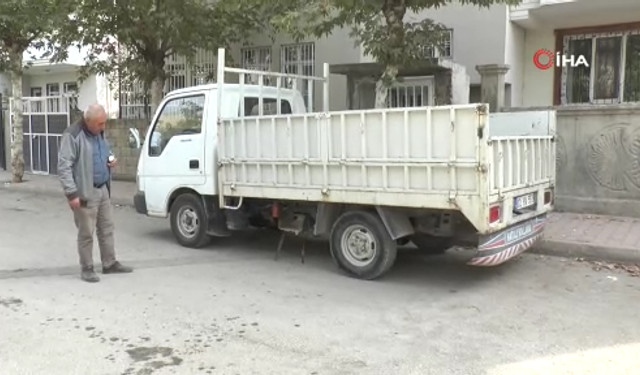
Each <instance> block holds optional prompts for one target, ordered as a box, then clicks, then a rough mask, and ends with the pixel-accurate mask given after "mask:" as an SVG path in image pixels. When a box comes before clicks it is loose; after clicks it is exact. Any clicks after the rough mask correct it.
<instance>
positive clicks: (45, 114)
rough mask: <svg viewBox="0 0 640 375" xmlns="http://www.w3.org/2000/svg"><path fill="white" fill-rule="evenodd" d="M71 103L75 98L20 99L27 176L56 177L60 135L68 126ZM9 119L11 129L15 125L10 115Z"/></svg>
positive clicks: (72, 108)
mask: <svg viewBox="0 0 640 375" xmlns="http://www.w3.org/2000/svg"><path fill="white" fill-rule="evenodd" d="M75 102H76V98H74V97H64V96H48V97H47V96H45V97H24V98H22V103H23V117H22V130H23V139H22V142H23V143H22V147H23V150H24V165H25V170H26V171H27V172H31V173H35V174H57V173H58V149H59V147H60V141H61V140H62V133H63V132H64V131H65V129H67V128H68V127H69V125H70V124H71V119H72V116H73V112H74V109H75ZM10 108H12V107H11V106H10ZM10 119H11V126H12V129H13V126H16V124H15V122H14V120H13V113H12V112H10ZM11 134H12V136H13V131H12V132H11ZM12 138H13V137H12ZM12 141H13V139H12Z"/></svg>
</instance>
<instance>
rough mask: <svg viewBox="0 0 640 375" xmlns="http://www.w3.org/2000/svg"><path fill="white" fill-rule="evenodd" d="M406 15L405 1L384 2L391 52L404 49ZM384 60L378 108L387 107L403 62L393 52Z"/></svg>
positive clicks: (377, 96)
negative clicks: (390, 91) (390, 92)
mask: <svg viewBox="0 0 640 375" xmlns="http://www.w3.org/2000/svg"><path fill="white" fill-rule="evenodd" d="M406 13H407V4H406V1H405V0H386V1H385V2H384V5H383V7H382V14H383V15H384V19H385V22H386V28H387V30H386V31H387V44H388V46H387V48H389V50H390V51H393V50H402V49H403V48H404V38H405V29H404V16H405V14H406ZM384 60H385V61H381V62H382V63H384V64H385V67H384V72H382V76H381V77H380V80H378V82H376V108H385V107H387V97H388V96H389V88H390V87H391V85H393V83H394V82H395V81H396V78H397V77H398V71H399V70H400V65H401V64H402V61H399V60H398V57H396V56H395V54H394V53H393V52H389V54H388V55H387V57H386V58H385V59H384Z"/></svg>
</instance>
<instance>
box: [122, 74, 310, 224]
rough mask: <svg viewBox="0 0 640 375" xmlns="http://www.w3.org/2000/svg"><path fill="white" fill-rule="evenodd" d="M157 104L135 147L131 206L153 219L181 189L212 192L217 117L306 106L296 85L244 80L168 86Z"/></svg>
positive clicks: (287, 111)
mask: <svg viewBox="0 0 640 375" xmlns="http://www.w3.org/2000/svg"><path fill="white" fill-rule="evenodd" d="M158 108H159V109H158V110H157V111H156V113H155V115H154V117H153V119H152V121H151V123H150V125H149V128H148V130H147V136H146V137H145V139H144V141H143V143H142V146H141V149H140V158H139V160H138V168H137V173H136V184H137V188H138V189H137V190H138V191H137V193H136V195H135V196H134V205H135V208H136V211H137V212H138V213H141V214H144V215H147V216H152V217H159V218H166V217H167V216H168V214H169V210H170V207H171V204H172V203H173V200H175V198H176V197H177V196H178V195H179V194H180V193H182V192H185V191H193V192H195V193H196V194H198V195H200V196H214V195H216V194H217V181H216V180H217V172H216V168H217V166H216V164H217V158H216V146H217V137H218V130H217V125H218V124H217V119H218V118H219V117H220V116H222V117H224V118H233V117H250V116H269V115H275V114H300V113H305V112H306V111H307V110H306V106H305V101H304V99H303V97H302V95H301V94H300V93H299V92H298V91H297V90H292V89H284V88H280V87H270V86H263V85H245V84H224V86H223V88H222V90H219V88H218V85H216V84H207V85H201V86H194V87H189V88H184V89H180V90H176V91H172V92H170V93H169V94H168V95H167V96H166V97H165V98H164V99H163V100H162V102H161V104H160V106H159V107H158ZM219 111H220V113H219ZM205 140H207V141H206V142H205ZM211 140H213V141H211ZM238 146H239V147H251V146H246V145H238ZM150 187H151V188H150Z"/></svg>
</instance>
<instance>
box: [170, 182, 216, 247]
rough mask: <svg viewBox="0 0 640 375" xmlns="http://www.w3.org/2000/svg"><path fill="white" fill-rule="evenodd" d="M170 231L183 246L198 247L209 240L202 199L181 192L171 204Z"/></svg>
mask: <svg viewBox="0 0 640 375" xmlns="http://www.w3.org/2000/svg"><path fill="white" fill-rule="evenodd" d="M169 221H170V222H171V231H172V232H173V235H174V236H175V238H176V240H177V241H178V243H179V244H180V245H182V246H184V247H190V248H200V247H203V246H206V245H208V244H209V242H210V241H211V238H210V237H209V236H208V235H207V225H206V223H207V215H206V213H205V210H204V206H203V204H202V199H200V198H199V197H198V196H196V195H194V194H182V195H180V196H178V198H176V200H175V201H174V202H173V204H172V205H171V212H170V218H169Z"/></svg>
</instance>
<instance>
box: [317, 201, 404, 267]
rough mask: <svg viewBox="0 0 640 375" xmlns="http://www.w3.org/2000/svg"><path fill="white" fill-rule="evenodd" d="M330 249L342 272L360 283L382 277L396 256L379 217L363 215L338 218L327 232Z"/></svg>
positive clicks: (389, 237) (347, 214) (354, 213)
mask: <svg viewBox="0 0 640 375" xmlns="http://www.w3.org/2000/svg"><path fill="white" fill-rule="evenodd" d="M330 248H331V256H332V257H333V259H334V260H335V262H336V263H337V264H338V266H339V267H340V268H341V269H342V270H344V271H346V272H348V273H349V274H350V275H352V276H354V277H357V278H359V279H364V280H373V279H376V278H379V277H380V276H382V275H384V274H385V273H386V272H387V271H388V270H389V269H390V268H391V266H393V263H394V262H395V260H396V255H397V253H398V245H397V244H396V242H395V241H394V240H393V239H391V236H389V233H388V231H387V228H386V227H385V226H384V224H383V223H382V220H380V217H379V216H378V215H377V214H375V213H371V212H367V211H350V212H346V213H344V214H342V216H340V217H339V218H338V220H337V221H336V223H335V224H334V225H333V228H332V230H331V238H330Z"/></svg>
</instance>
